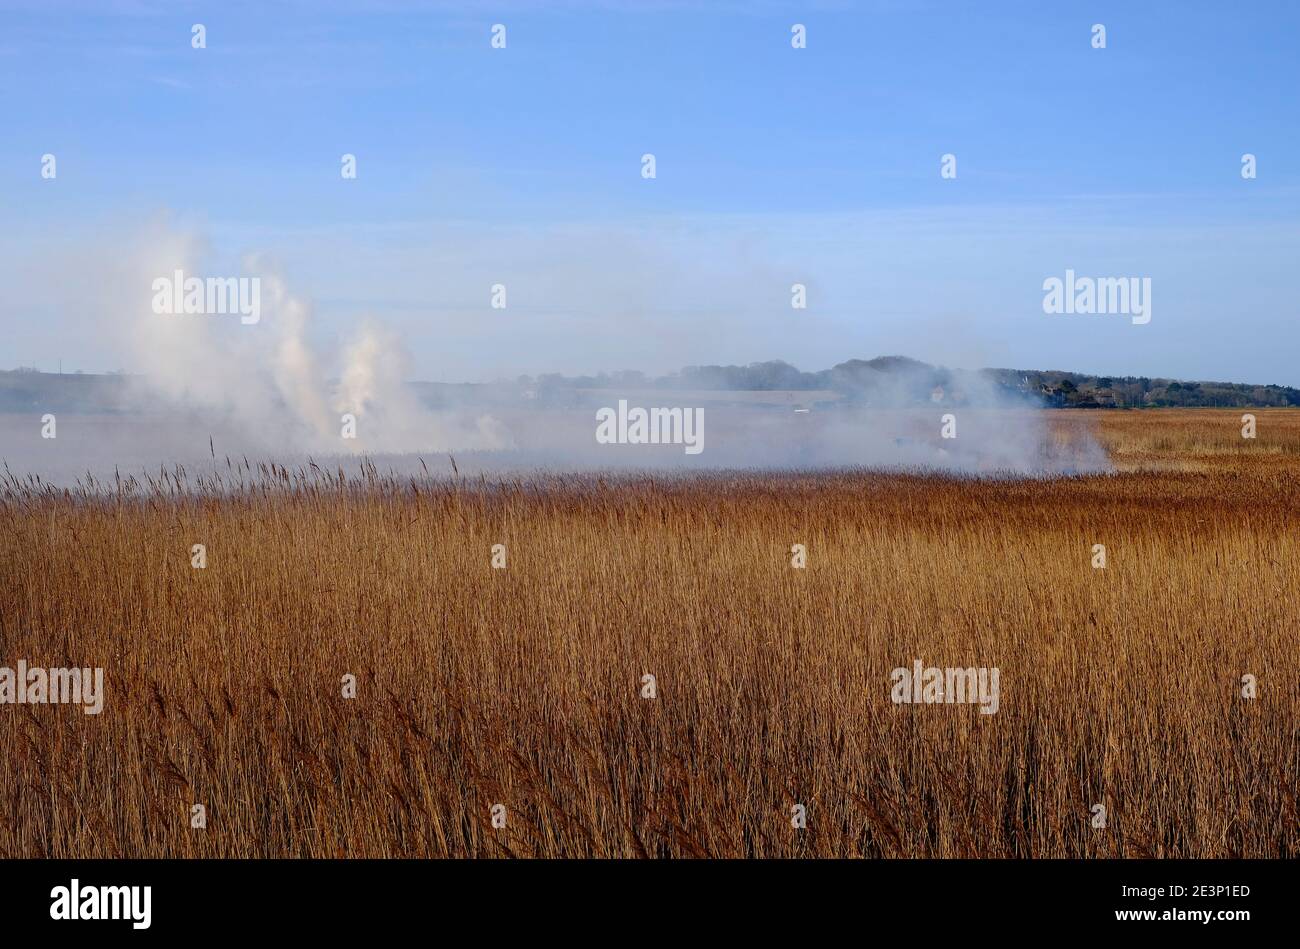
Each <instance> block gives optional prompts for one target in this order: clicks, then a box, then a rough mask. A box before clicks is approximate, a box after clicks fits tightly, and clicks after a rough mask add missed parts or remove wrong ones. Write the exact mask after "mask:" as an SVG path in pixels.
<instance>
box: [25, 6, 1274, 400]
mask: <svg viewBox="0 0 1300 949" xmlns="http://www.w3.org/2000/svg"><path fill="white" fill-rule="evenodd" d="M0 23H2V24H3V29H0V115H2V116H3V118H4V135H3V137H0V213H2V214H3V215H4V220H5V221H6V223H7V227H5V228H3V234H2V235H0V241H2V242H3V244H0V321H3V326H4V328H5V332H4V333H3V334H0V366H12V365H18V364H26V365H30V364H36V365H39V366H40V367H42V368H52V367H53V366H54V365H55V364H56V363H57V360H59V359H62V360H63V363H64V366H65V368H85V369H88V370H100V369H110V368H117V367H119V366H120V367H124V368H128V369H129V368H132V366H133V363H134V355H135V354H133V353H132V352H131V350H130V348H129V346H128V345H127V343H126V342H125V339H124V334H121V333H118V332H117V331H116V329H115V327H114V324H113V321H114V319H115V318H116V317H114V316H111V315H101V314H109V313H115V312H117V311H118V310H119V309H120V307H119V306H117V305H108V304H105V305H103V306H101V303H102V301H101V300H100V299H99V297H97V294H101V295H102V294H103V293H104V292H106V288H108V287H112V286H114V285H115V284H114V283H113V281H112V280H110V279H107V278H103V279H101V278H100V276H99V274H100V270H99V268H109V269H111V268H112V266H113V265H114V262H115V258H116V257H120V256H122V255H125V254H127V253H129V252H132V250H131V249H132V248H136V247H138V245H139V244H140V243H141V242H142V241H146V240H148V239H150V237H149V235H153V236H154V237H156V236H157V235H158V234H159V233H170V234H179V235H185V236H186V239H187V240H193V241H195V242H197V246H199V247H201V260H200V263H201V265H202V269H203V270H205V271H206V272H210V273H217V274H223V275H224V274H229V273H239V272H242V270H241V268H242V267H243V264H242V263H241V261H242V260H243V259H244V258H245V256H246V255H258V257H259V258H260V259H262V260H271V261H274V265H275V266H276V268H277V269H278V270H279V271H281V272H282V273H283V274H284V275H285V277H286V279H287V281H288V282H289V284H290V285H291V286H292V287H293V289H294V292H295V293H298V294H301V295H302V296H304V297H307V298H309V299H310V300H311V301H312V302H313V304H314V307H315V315H314V318H313V324H312V330H311V332H312V334H313V336H314V337H315V338H316V339H317V340H318V341H319V342H320V344H321V345H322V346H323V347H330V346H334V345H337V344H339V343H340V342H341V341H342V340H344V339H346V338H347V337H348V335H349V334H350V333H351V332H352V331H353V329H354V328H355V327H356V325H358V323H359V322H360V321H362V320H366V319H370V320H375V321H378V322H380V323H382V324H385V325H387V326H389V327H391V328H392V329H393V330H395V331H396V332H397V333H398V334H399V336H400V338H401V339H402V340H403V342H404V345H405V346H406V348H407V350H408V351H409V353H410V355H411V357H412V373H413V375H415V376H418V377H421V378H438V379H451V380H477V379H487V378H493V377H497V376H503V375H514V374H516V373H519V372H529V373H536V372H546V371H563V372H584V371H594V370H599V369H616V368H639V369H645V370H649V371H662V370H668V369H673V368H677V367H678V366H680V365H682V364H685V363H704V362H725V363H743V362H750V361H754V360H760V359H769V358H784V359H787V360H789V361H791V362H794V363H795V364H797V365H799V366H801V367H803V368H807V369H816V368H824V367H826V366H829V365H831V364H833V363H835V362H839V361H841V360H843V359H847V358H852V357H862V358H869V357H871V356H874V355H878V354H882V353H905V354H908V355H912V356H915V357H918V358H922V359H928V360H930V361H936V362H943V363H946V364H949V365H958V366H968V367H973V366H981V365H996V366H1016V367H1023V368H1069V369H1078V370H1081V371H1096V372H1103V373H1110V374H1145V375H1173V376H1180V377H1188V378H1201V379H1229V380H1234V381H1251V382H1278V383H1287V384H1293V385H1300V360H1297V359H1296V358H1295V356H1296V353H1297V352H1298V351H1300V346H1297V344H1298V343H1300V330H1297V326H1298V325H1300V304H1298V303H1297V299H1298V297H1297V293H1296V291H1295V289H1294V279H1293V273H1294V271H1295V269H1296V267H1295V264H1296V261H1297V260H1300V227H1298V225H1300V140H1298V138H1300V134H1298V132H1297V128H1298V124H1297V119H1300V109H1298V108H1297V97H1298V96H1300V65H1298V64H1300V4H1292V3H1284V2H1280V0H1279V2H1266V3H1258V4H1251V5H1241V6H1237V5H1228V4H1223V3H1195V2H1183V3H1172V2H1171V3H1142V4H1133V3H1104V2H1096V3H1081V2H1061V3H1051V4H1045V3H1038V2H1024V3H986V4H974V3H902V2H893V3H856V4H854V3H842V4H817V3H811V4H808V3H805V4H799V3H794V4H765V3H761V2H758V3H746V4H725V3H717V4H696V3H649V2H647V3H638V2H628V3H613V2H608V3H595V2H592V3H585V2H572V3H530V4H512V3H493V4H464V3H463V4H452V3H398V2H390V3H385V2H379V3H373V4H362V3H351V4H349V3H338V2H329V0H326V2H324V3H319V4H308V3H301V4H299V3H275V2H272V0H264V2H256V3H243V2H223V3H215V2H214V3H162V2H152V0H134V2H117V3H115V2H104V3H89V2H86V3H79V2H70V3H48V2H42V3H34V2H21V0H20V2H8V3H6V2H0ZM193 23H203V24H204V25H205V26H206V28H207V48H206V49H203V50H195V49H192V48H191V46H190V27H191V24H193ZM494 23H502V24H504V25H505V26H506V30H507V48H506V49H504V50H496V49H492V48H491V46H490V43H489V40H490V29H491V26H492V24H494ZM793 23H802V24H805V26H806V28H807V36H808V47H807V49H802V50H795V49H792V48H791V45H790V26H791V24H793ZM1094 23H1102V24H1105V26H1106V31H1107V47H1106V48H1105V49H1102V50H1099V49H1094V48H1092V46H1091V44H1090V38H1091V34H1090V28H1091V26H1092V24H1094ZM646 152H651V153H654V154H655V156H656V161H657V178H656V179H655V180H653V181H647V180H644V179H642V177H641V175H640V157H641V155H642V154H643V153H646ZM1246 152H1250V153H1253V154H1255V155H1256V156H1257V161H1258V178H1257V179H1256V180H1253V181H1247V180H1243V179H1242V177H1241V174H1240V168H1241V156H1242V154H1243V153H1246ZM46 153H52V154H54V155H55V156H56V157H57V161H58V177H57V179H55V180H53V181H48V180H42V178H41V177H40V160H41V156H42V155H43V154H46ZM344 153H351V154H354V155H356V156H357V163H358V176H357V179H356V180H354V181H347V180H343V179H342V178H341V176H340V173H339V168H340V156H341V155H343V154H344ZM945 153H952V154H954V155H956V157H957V169H958V175H957V178H956V179H955V180H944V179H942V178H941V177H940V175H939V167H940V157H941V156H942V155H943V154H945ZM142 235H143V236H142ZM1067 268H1069V269H1073V270H1075V271H1076V272H1077V273H1080V274H1089V275H1095V276H1149V277H1151V278H1152V282H1153V318H1152V321H1151V322H1150V323H1149V324H1146V325H1143V326H1134V325H1132V324H1131V323H1130V322H1129V321H1128V320H1127V319H1126V318H1124V317H1120V316H1105V317H1101V316H1079V315H1075V316H1049V315H1047V314H1044V313H1043V311H1042V306H1041V302H1042V298H1043V291H1042V282H1043V280H1044V279H1046V278H1047V277H1050V276H1062V275H1063V274H1064V271H1065V270H1066V269H1067ZM498 282H499V283H504V284H505V285H506V286H507V288H508V291H509V306H508V307H507V309H506V310H504V311H502V310H493V309H491V308H490V307H489V306H488V301H489V288H490V286H491V285H492V284H493V283H498ZM795 282H802V283H805V284H806V285H807V286H808V288H809V303H808V309H806V310H801V311H796V310H792V309H791V308H790V305H789V298H790V292H789V288H790V285H791V284H792V283H795Z"/></svg>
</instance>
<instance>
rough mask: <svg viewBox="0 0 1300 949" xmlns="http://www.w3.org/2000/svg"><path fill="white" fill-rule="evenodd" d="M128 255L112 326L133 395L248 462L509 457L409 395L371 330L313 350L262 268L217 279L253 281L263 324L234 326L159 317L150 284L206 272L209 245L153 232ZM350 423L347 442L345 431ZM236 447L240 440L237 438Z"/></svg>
mask: <svg viewBox="0 0 1300 949" xmlns="http://www.w3.org/2000/svg"><path fill="white" fill-rule="evenodd" d="M138 250H139V252H138V253H137V254H135V255H133V258H132V265H131V267H130V269H131V270H132V271H133V272H134V274H135V277H134V279H131V280H128V281H124V282H123V283H124V285H125V286H127V287H130V288H132V290H133V292H127V293H125V294H123V295H122V299H121V304H122V305H121V306H120V307H119V309H118V312H116V313H110V318H112V319H115V320H122V321H125V323H126V325H127V327H128V334H129V338H130V339H131V340H133V343H134V345H133V346H132V349H133V352H134V355H135V357H136V368H137V369H138V371H139V372H140V383H139V384H140V385H141V386H142V387H144V388H145V389H146V390H147V391H148V393H149V394H150V395H151V396H152V397H153V398H154V399H161V400H162V401H163V403H165V405H166V406H169V407H178V408H183V409H186V410H188V411H190V412H191V413H193V414H194V415H195V416H196V417H197V418H198V419H199V420H201V421H209V422H211V423H213V424H220V426H221V428H222V430H223V431H225V432H229V433H234V434H235V435H236V437H237V440H238V441H239V442H241V443H242V444H240V445H239V446H238V447H240V448H241V449H243V448H245V447H247V449H248V450H258V449H262V450H265V449H268V448H269V449H274V450H275V451H277V452H280V453H283V452H293V453H315V454H321V455H347V454H353V455H355V454H363V453H365V454H375V453H385V454H387V453H418V452H445V451H451V450H462V451H465V450H470V451H473V450H479V451H491V450H500V449H505V448H509V447H510V441H509V436H508V435H507V434H506V433H505V431H504V429H503V428H502V427H501V426H500V425H499V424H497V423H496V422H495V421H494V420H493V419H492V418H490V417H475V416H472V415H471V416H465V415H462V414H460V413H455V412H449V411H434V410H432V409H430V408H428V407H426V406H424V405H423V404H421V402H420V401H419V399H418V398H417V397H416V395H415V394H414V393H413V392H412V391H411V390H410V389H409V388H408V387H407V386H406V384H405V383H406V380H407V373H408V368H409V366H408V360H407V357H406V355H405V353H404V351H403V349H402V347H401V345H400V341H399V340H398V339H397V338H396V336H395V335H393V334H392V333H390V332H387V331H386V330H384V329H383V327H382V326H380V325H378V324H377V323H375V322H373V321H368V322H366V323H364V324H362V325H361V326H359V327H357V329H356V331H355V332H354V333H353V335H352V337H351V339H349V340H348V341H346V342H345V344H344V345H343V346H342V347H341V348H340V350H339V351H338V352H334V353H322V352H320V351H318V349H317V348H316V347H314V346H313V344H312V342H311V335H310V328H311V324H312V306H311V303H310V301H309V300H308V299H306V298H305V297H302V296H299V295H297V294H295V293H293V292H292V291H291V290H290V288H289V286H288V283H287V281H286V280H285V279H284V277H283V276H282V275H281V274H280V273H279V272H278V271H277V269H276V268H275V266H274V264H273V263H272V262H271V261H269V260H268V259H266V258H263V257H256V256H251V257H247V258H245V259H244V260H243V262H242V264H241V266H240V268H239V272H238V273H237V274H232V273H229V272H224V273H219V274H217V276H221V277H235V276H237V277H243V278H253V277H256V278H258V280H259V281H260V313H259V316H260V318H259V319H258V321H257V322H256V323H254V324H251V325H250V324H246V323H244V322H241V320H240V317H239V315H238V314H220V315H214V314H206V313H205V314H158V313H156V312H154V310H153V307H152V305H151V303H152V298H153V293H152V290H151V287H152V282H153V281H154V280H156V279H158V278H160V277H167V276H170V275H172V274H174V273H175V272H176V271H181V272H183V273H184V274H185V275H186V276H187V277H189V276H198V277H201V278H202V277H205V276H212V274H210V273H207V272H205V270H204V269H203V257H204V255H203V253H202V251H203V250H204V245H203V244H202V242H201V241H200V240H198V239H197V238H196V237H195V236H193V235H190V234H184V233H180V232H177V231H175V230H173V229H168V228H165V227H164V228H158V229H155V230H153V231H152V232H151V233H150V235H149V239H148V240H146V241H143V242H142V243H141V245H140V247H139V248H138ZM347 417H350V419H352V420H355V425H354V428H353V430H352V431H354V434H352V432H351V431H350V432H349V435H350V437H344V432H345V424H346V423H347V422H348V421H349V418H347ZM239 436H243V437H242V438H240V437H239Z"/></svg>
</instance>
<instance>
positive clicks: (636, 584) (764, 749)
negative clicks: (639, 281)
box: [0, 411, 1300, 857]
mask: <svg viewBox="0 0 1300 949" xmlns="http://www.w3.org/2000/svg"><path fill="white" fill-rule="evenodd" d="M1241 414H1242V413H1241V412H1240V411H1204V412H1200V411H1196V412H1179V411H1154V412H1145V413H1139V412H1129V413H1118V412H1117V413H1097V412H1094V413H1086V412H1075V413H1059V414H1058V415H1057V416H1056V417H1055V418H1054V424H1055V425H1056V426H1057V427H1058V428H1059V429H1061V430H1066V429H1073V430H1075V431H1076V432H1077V431H1078V430H1079V428H1080V427H1081V426H1082V427H1087V428H1092V429H1094V430H1095V431H1096V432H1097V433H1098V435H1099V437H1100V438H1101V439H1102V441H1103V442H1104V444H1105V446H1106V448H1107V450H1108V452H1109V453H1110V456H1111V457H1112V459H1113V460H1114V461H1115V463H1116V465H1117V468H1118V469H1119V470H1118V472H1117V473H1116V474H1113V475H1109V476H1094V477H1086V478H1077V479H1065V480H1055V481H1032V480H1029V481H1026V480H1021V481H973V480H958V479H948V478H942V477H934V476H929V477H926V476H905V475H897V474H892V475H882V474H877V475H872V474H863V473H833V474H819V475H805V476H799V475H765V474H751V475H740V476H734V477H731V476H727V477H720V478H714V479H688V480H660V479H650V478H630V479H618V480H605V481H602V480H600V479H597V478H567V479H550V480H541V481H537V482H533V483H528V484H517V483H507V484H505V485H500V484H493V483H492V482H490V481H489V482H486V483H484V482H482V481H472V480H469V479H464V480H458V481H454V482H434V481H428V480H424V481H417V482H414V483H412V482H411V481H410V480H409V479H406V480H401V481H386V480H384V479H382V478H380V477H378V476H377V475H376V474H375V473H374V472H371V473H370V476H369V477H368V478H366V479H363V480H362V481H361V482H357V481H354V480H349V481H348V482H346V483H344V484H340V483H339V482H338V481H337V479H334V478H329V477H320V476H313V477H312V478H311V479H310V480H309V481H308V482H305V483H303V482H298V483H295V481H294V479H293V478H292V477H291V475H290V473H286V472H281V471H280V470H279V469H276V470H275V471H274V472H271V471H269V470H268V471H263V472H262V473H260V476H259V477H256V478H255V479H254V480H256V481H257V484H258V487H257V488H255V489H252V490H249V491H247V492H245V493H243V494H242V495H240V496H237V497H226V498H223V499H217V498H214V497H195V496H192V495H188V494H182V493H180V491H179V488H180V487H181V486H183V485H180V484H178V483H177V482H175V481H173V480H172V479H171V478H164V479H162V480H161V481H157V482H155V483H154V484H153V485H152V486H148V485H146V486H145V488H144V489H142V490H139V491H134V492H132V496H128V497H119V496H118V495H116V494H114V493H111V490H110V493H109V495H108V496H106V497H101V498H99V499H91V498H86V497H81V496H76V495H75V494H74V495H70V496H63V495H54V494H49V493H41V492H36V491H33V490H31V489H30V488H22V487H21V486H18V485H15V484H14V483H13V482H12V481H11V482H10V483H9V485H8V487H7V489H6V490H4V491H3V492H0V493H2V494H3V497H2V498H0V579H2V580H3V583H2V584H0V665H3V666H11V667H12V666H14V665H15V664H16V663H17V662H18V661H19V660H20V659H21V660H25V661H26V662H27V663H28V664H29V665H44V666H49V667H58V666H78V667H95V666H100V667H103V669H104V670H105V686H104V691H105V697H104V708H103V711H102V713H101V714H99V715H87V714H83V712H82V710H81V709H80V708H78V707H76V706H69V705H31V704H25V705H0V762H3V764H2V765H0V856H4V857H19V856H59V857H65V856H77V857H109V856H112V857H118V856H127V857H141V856H193V857H207V856H326V857H332V856H486V857H498V856H627V857H636V856H705V855H708V856H763V857H767V856H870V857H877V856H885V857H920V856H938V857H973V856H979V857H1065V856H1131V857H1137V856H1163V857H1174V856H1181V857H1226V856H1253V857H1285V856H1296V855H1297V852H1298V850H1300V808H1298V807H1297V794H1298V793H1300V780H1298V779H1300V732H1298V728H1300V724H1298V723H1300V614H1298V613H1297V604H1300V412H1295V411H1271V412H1270V411H1260V412H1257V413H1255V414H1256V415H1257V417H1258V419H1259V437H1258V438H1257V439H1255V440H1253V441H1247V440H1244V439H1242V438H1241V437H1240V431H1239V429H1240V415H1241ZM309 473H310V472H309ZM258 474H259V473H258V472H257V470H256V468H255V469H254V470H253V472H251V473H248V475H247V476H248V477H251V476H255V475H258ZM195 544H203V545H204V546H205V548H206V557H207V566H206V568H204V569H196V568H194V567H193V566H192V565H191V557H192V554H191V550H192V547H193V545H195ZM495 544H502V545H504V546H505V557H506V567H505V569H493V567H492V566H491V559H492V547H493V545H495ZM794 544H803V545H805V546H806V550H807V566H806V568H805V569H795V568H793V567H792V566H791V559H792V556H791V547H792V545H794ZM1097 544H1102V545H1105V547H1106V558H1107V559H1106V566H1105V568H1104V569H1096V568H1094V567H1093V560H1094V556H1095V555H1094V545H1097ZM917 659H919V660H921V661H922V662H923V663H924V664H925V665H927V666H929V665H934V666H941V667H942V666H954V667H985V668H996V669H997V670H999V672H1000V701H999V707H998V710H997V712H996V714H981V712H980V710H979V708H978V706H975V705H960V704H934V705H925V704H919V705H908V704H895V703H893V702H892V701H891V695H890V689H891V680H890V675H891V670H893V669H894V668H896V667H910V666H911V665H912V663H913V661H914V660H917ZM349 675H351V676H355V681H356V687H355V698H346V697H344V695H343V692H344V690H345V679H344V677H345V676H349ZM646 675H653V676H654V677H655V680H654V687H655V697H653V698H646V697H644V694H645V693H646V691H647V686H646V685H645V681H646V680H644V679H643V677H644V676H646ZM1247 675H1250V676H1254V677H1255V681H1256V683H1257V690H1256V697H1254V698H1244V697H1243V695H1242V691H1243V676H1247ZM498 804H499V805H502V807H501V808H497V809H496V810H495V814H496V823H498V824H500V823H504V826H501V827H497V826H494V817H493V814H494V811H493V808H494V805H498ZM195 805H202V806H203V808H204V810H203V812H202V816H203V820H199V819H198V818H196V817H195V815H196V814H197V813H199V812H196V811H195V810H194V807H195ZM795 805H803V808H804V813H805V814H806V826H805V827H801V828H797V827H795V826H793V823H796V821H793V820H792V817H793V816H794V815H795V814H796V813H797V812H796V810H795ZM1097 805H1101V806H1102V807H1104V808H1105V818H1106V819H1105V826H1104V827H1099V826H1094V824H1096V823H1097V822H1098V815H1099V814H1100V813H1101V812H1100V811H1098V810H1096V806H1097ZM195 823H206V826H204V827H196V826H194V824H195Z"/></svg>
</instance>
